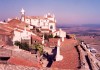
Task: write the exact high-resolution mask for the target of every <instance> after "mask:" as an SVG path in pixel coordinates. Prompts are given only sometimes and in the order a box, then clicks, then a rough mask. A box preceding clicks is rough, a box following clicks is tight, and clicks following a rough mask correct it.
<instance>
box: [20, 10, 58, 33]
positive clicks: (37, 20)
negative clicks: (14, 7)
mask: <svg viewBox="0 0 100 70" xmlns="http://www.w3.org/2000/svg"><path fill="white" fill-rule="evenodd" d="M21 21H22V22H25V23H27V24H29V25H31V26H36V27H39V28H41V29H49V30H51V31H52V32H54V31H56V20H55V16H54V15H51V14H50V13H48V14H46V15H45V16H42V17H41V16H26V15H25V10H24V9H22V10H21Z"/></svg>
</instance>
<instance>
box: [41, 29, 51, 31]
mask: <svg viewBox="0 0 100 70" xmlns="http://www.w3.org/2000/svg"><path fill="white" fill-rule="evenodd" d="M41 31H50V30H49V29H41Z"/></svg>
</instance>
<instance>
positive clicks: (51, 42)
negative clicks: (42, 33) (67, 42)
mask: <svg viewBox="0 0 100 70" xmlns="http://www.w3.org/2000/svg"><path fill="white" fill-rule="evenodd" d="M59 39H60V38H49V43H48V45H49V46H54V47H55V46H57V43H58V40H59Z"/></svg>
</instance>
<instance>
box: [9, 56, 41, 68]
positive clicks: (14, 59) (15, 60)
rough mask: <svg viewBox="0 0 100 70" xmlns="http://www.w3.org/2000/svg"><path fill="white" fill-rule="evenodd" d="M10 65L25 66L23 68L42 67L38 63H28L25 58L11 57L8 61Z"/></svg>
mask: <svg viewBox="0 0 100 70" xmlns="http://www.w3.org/2000/svg"><path fill="white" fill-rule="evenodd" d="M8 63H11V64H15V65H23V66H29V67H38V68H39V67H40V65H39V63H38V62H36V61H34V62H33V61H32V62H31V61H28V60H25V59H24V58H20V57H11V58H10V59H9V60H8Z"/></svg>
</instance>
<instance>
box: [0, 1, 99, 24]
mask: <svg viewBox="0 0 100 70" xmlns="http://www.w3.org/2000/svg"><path fill="white" fill-rule="evenodd" d="M21 8H24V9H25V11H26V15H29V16H34V15H38V16H39V15H40V16H42V15H44V14H46V13H48V12H50V13H54V14H55V16H56V19H57V23H59V24H87V23H91V24H93V23H98V24H100V0H0V20H4V19H5V20H6V19H7V18H9V17H10V18H13V17H16V16H17V17H20V10H21Z"/></svg>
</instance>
